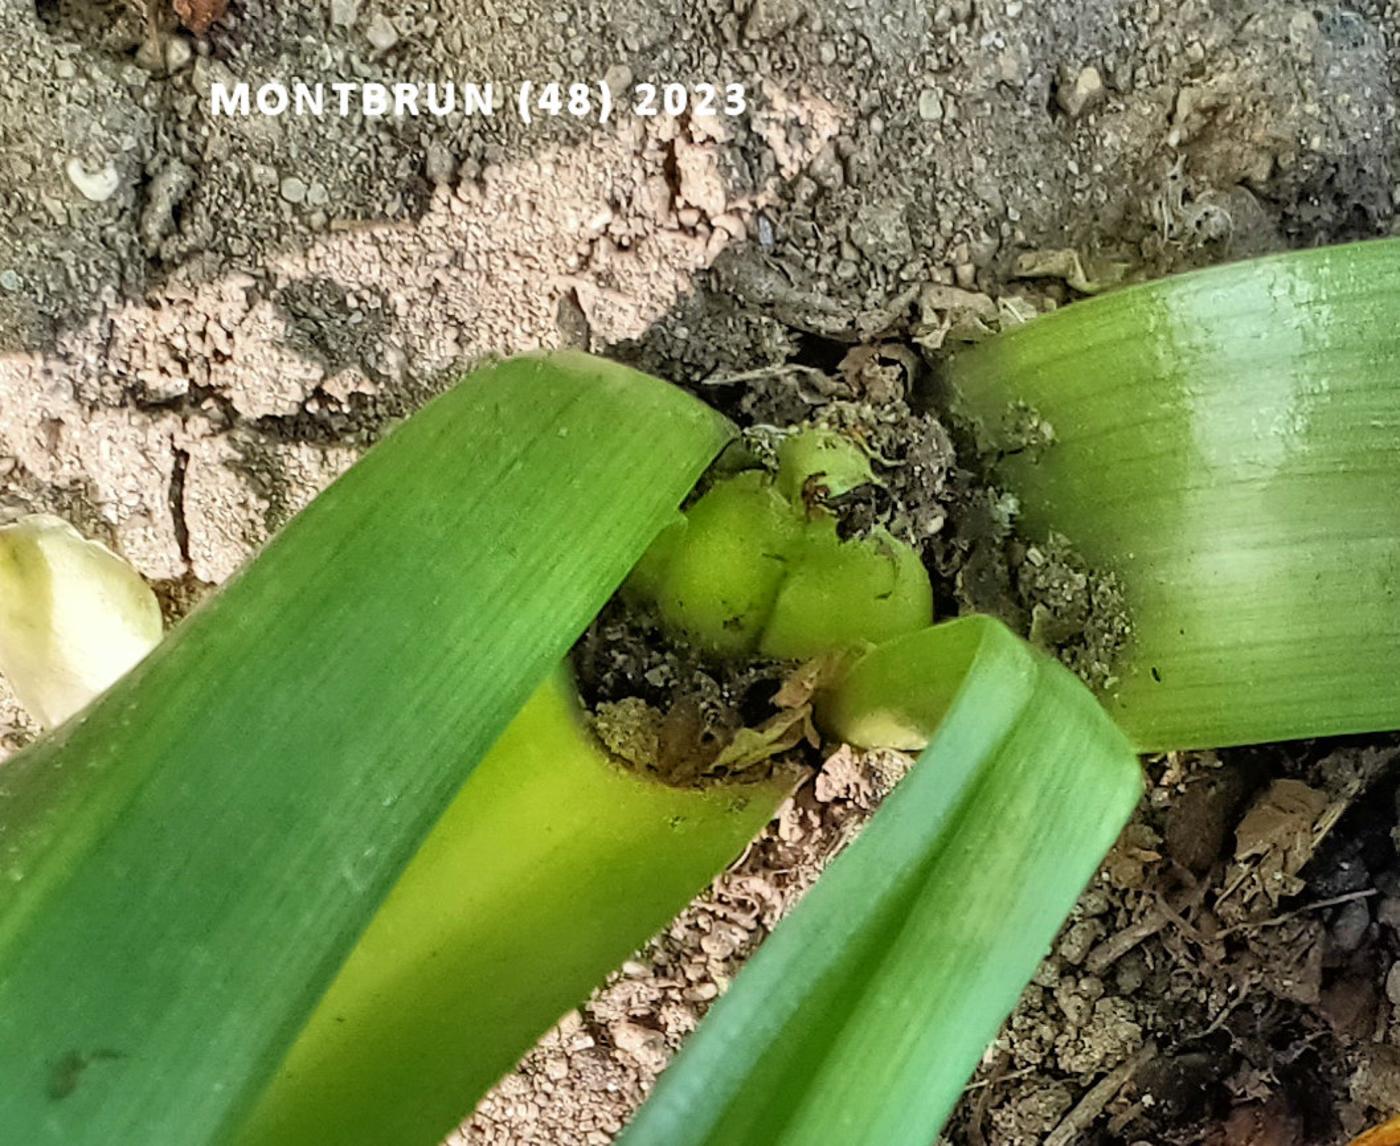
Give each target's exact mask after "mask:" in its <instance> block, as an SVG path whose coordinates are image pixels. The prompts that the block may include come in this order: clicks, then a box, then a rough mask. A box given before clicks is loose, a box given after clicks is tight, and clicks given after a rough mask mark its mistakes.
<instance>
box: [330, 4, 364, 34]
mask: <svg viewBox="0 0 1400 1146" xmlns="http://www.w3.org/2000/svg"><path fill="white" fill-rule="evenodd" d="M359 14H360V0H331V23H332V24H334V25H335V26H336V27H337V28H349V27H350V26H351V25H352V24H354V23H355V19H356V17H357V16H359Z"/></svg>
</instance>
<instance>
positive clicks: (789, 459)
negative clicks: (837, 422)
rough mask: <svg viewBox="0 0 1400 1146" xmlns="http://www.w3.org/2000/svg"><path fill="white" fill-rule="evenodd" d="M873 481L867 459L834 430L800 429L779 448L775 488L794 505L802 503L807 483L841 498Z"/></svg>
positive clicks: (872, 474)
mask: <svg viewBox="0 0 1400 1146" xmlns="http://www.w3.org/2000/svg"><path fill="white" fill-rule="evenodd" d="M874 480H875V474H874V472H873V471H872V470H871V469H870V459H869V458H868V457H866V456H865V453H864V452H863V451H862V450H861V448H860V447H859V446H857V445H856V444H855V443H854V442H853V441H851V440H850V439H849V438H846V437H843V436H842V435H840V434H838V433H836V432H835V431H834V430H802V431H801V432H800V433H796V434H793V435H792V436H791V437H790V438H788V439H786V440H785V441H784V442H783V444H782V445H781V446H779V447H778V490H779V492H781V493H782V494H783V496H784V497H786V498H787V499H788V500H789V501H792V502H793V503H794V504H799V505H801V504H805V503H806V500H807V499H806V494H807V489H808V482H809V481H811V482H818V483H820V484H821V485H822V487H823V488H825V490H826V492H827V493H828V494H829V495H830V496H832V497H840V496H841V495H842V494H843V493H848V492H850V491H851V490H853V489H855V488H856V487H858V486H862V485H869V484H870V483H871V482H873V481H874Z"/></svg>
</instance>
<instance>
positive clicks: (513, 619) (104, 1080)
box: [0, 354, 729, 1146]
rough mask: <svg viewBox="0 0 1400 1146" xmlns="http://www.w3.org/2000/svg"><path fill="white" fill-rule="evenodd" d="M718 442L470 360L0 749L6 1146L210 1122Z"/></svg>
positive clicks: (594, 391)
mask: <svg viewBox="0 0 1400 1146" xmlns="http://www.w3.org/2000/svg"><path fill="white" fill-rule="evenodd" d="M728 435H729V426H728V424H727V423H726V422H724V421H723V420H722V419H720V418H719V417H718V415H716V414H714V413H713V412H712V411H711V410H709V409H708V408H707V407H705V406H703V405H701V404H700V403H698V402H695V401H694V400H692V399H690V398H689V397H687V396H686V395H684V394H683V393H682V392H681V391H679V390H677V389H674V388H672V387H670V386H668V385H666V384H664V383H662V382H660V381H658V380H656V379H653V378H648V377H646V376H644V375H640V374H637V373H635V372H633V371H630V370H626V369H624V368H622V367H619V366H615V365H612V364H609V363H606V362H602V361H600V360H597V359H593V358H589V357H587V356H585V355H578V354H558V355H551V356H546V357H538V358H531V359H520V360H515V361H511V362H506V363H504V364H502V365H500V366H497V367H494V368H492V369H488V370H484V371H482V372H480V373H478V374H476V375H473V376H472V377H471V378H470V379H469V380H467V381H466V382H465V383H464V384H463V385H461V386H459V387H458V388H456V389H455V390H453V391H451V392H450V393H448V394H446V395H445V396H443V397H442V398H440V399H438V400H437V401H435V402H433V403H432V404H430V405H429V406H428V407H426V408H425V409H424V410H422V411H421V412H420V413H418V414H417V415H415V416H414V417H413V418H411V419H409V421H408V422H406V423H405V424H404V425H403V426H401V427H400V428H399V429H398V430H396V431H395V432H394V433H393V434H392V435H390V436H389V437H388V438H387V439H386V440H385V441H384V442H383V443H382V444H381V445H379V446H378V447H376V448H375V449H374V450H373V451H371V452H370V454H369V455H368V456H367V457H366V458H365V459H364V460H363V461H361V462H360V463H359V464H358V465H356V466H355V467H353V468H352V469H351V470H350V471H349V473H347V474H346V475H345V476H344V477H343V478H341V480H340V481H338V482H337V483H336V484H335V485H334V486H333V487H332V488H331V489H330V490H329V491H327V492H326V493H325V494H323V495H322V496H321V497H319V498H318V499H317V500H316V501H315V502H314V503H313V504H312V505H311V506H310V507H309V508H308V509H307V510H306V511H305V512H304V513H302V514H301V515H300V516H299V517H298V518H297V519H296V520H295V521H294V522H292V524H291V525H290V526H289V527H288V528H287V529H286V530H285V531H284V532H283V533H282V534H281V535H279V536H278V537H277V538H276V539H274V541H273V542H272V544H271V545H270V546H269V547H268V548H267V549H266V551H265V552H264V553H263V554H262V555H261V556H259V557H258V559H257V560H256V561H254V562H253V563H252V565H251V566H249V567H248V568H247V569H246V570H245V571H244V572H243V573H242V574H241V575H239V576H238V577H237V578H235V579H234V581H233V582H232V583H230V584H229V585H228V587H227V588H226V589H225V590H224V591H223V592H222V593H221V594H220V595H219V596H218V597H217V598H216V599H215V600H213V601H212V602H211V603H210V604H208V605H207V606H205V607H204V608H202V609H200V610H199V611H198V612H197V613H196V614H195V615H194V616H192V617H191V618H190V619H189V620H188V621H187V622H186V623H185V624H183V625H182V626H180V628H179V629H177V630H176V632H175V633H174V634H173V635H172V636H171V638H170V639H168V640H167V641H166V642H165V643H164V644H162V645H161V646H160V647H159V648H158V649H157V650H156V651H155V652H154V653H153V654H152V655H151V656H150V657H149V658H148V659H147V660H146V661H145V662H144V663H143V664H142V665H141V666H139V667H138V668H137V669H136V670H135V671H134V672H133V673H132V674H131V675H130V676H128V677H126V678H125V679H124V680H123V681H121V682H120V683H119V684H118V685H117V686H116V687H115V688H113V689H112V690H111V691H110V692H109V693H107V694H106V696H105V697H104V698H102V699H101V700H100V701H98V702H97V703H96V704H95V705H94V706H93V707H92V708H91V709H90V710H88V711H87V712H86V713H84V714H81V715H80V716H78V717H77V718H75V719H74V720H73V721H71V722H69V723H68V724H67V725H65V726H64V727H62V728H61V729H59V730H58V731H57V732H56V733H55V734H54V735H52V736H50V737H48V738H47V739H45V740H43V741H41V742H40V743H39V744H37V745H35V746H34V747H33V748H31V749H29V750H28V751H26V752H24V753H22V754H21V755H20V756H18V757H16V758H15V759H14V760H12V761H10V762H9V763H8V764H7V765H6V766H5V768H4V770H3V772H0V1078H3V1079H4V1085H3V1087H0V1126H3V1127H4V1128H5V1131H4V1133H5V1136H6V1138H7V1139H9V1140H12V1141H15V1142H23V1143H25V1144H26V1146H43V1144H47V1143H63V1144H64V1146H80V1144H84V1143H90V1144H94V1146H95V1144H98V1143H101V1144H102V1146H107V1144H109V1143H113V1142H122V1143H126V1142H133V1143H145V1144H150V1146H164V1144H172V1146H173V1144H179V1146H198V1144H201V1143H210V1142H214V1141H216V1140H218V1139H219V1138H220V1136H221V1135H227V1134H228V1133H229V1132H230V1130H231V1129H232V1128H233V1127H234V1126H235V1125H236V1123H237V1121H238V1119H239V1118H240V1117H241V1116H242V1115H243V1114H245V1113H246V1111H247V1110H248V1108H249V1106H250V1104H251V1103H252V1101H253V1100H254V1099H255V1097H256V1096H257V1094H258V1092H259V1091H260V1089H261V1088H262V1086H263V1085H264V1084H265V1083H266V1081H267V1079H268V1078H269V1077H270V1075H271V1074H272V1073H273V1072H274V1071H275V1069H276V1068H277V1065H278V1063H279V1062H280V1060H281V1058H282V1056H283V1054H284V1053H285V1051H286V1049H287V1048H288V1046H289V1045H290V1044H291V1042H292V1041H293V1039H294V1037H295V1035H296V1032H297V1031H298V1029H299V1028H300V1027H301V1026H302V1024H303V1023H304V1022H305V1020H306V1018H307V1016H308V1014H309V1013H310V1012H311V1010H312V1008H313V1006H314V1005H315V1003H316V1000H317V999H318V998H319V996H320V995H321V994H322V993H323V991H324V990H325V988H326V987H327V985H328V984H329V983H330V981H331V979H332V978H333V976H334V975H335V972H336V969H337V967H338V966H339V964H340V962H341V961H342V959H343V958H344V957H345V955H346V953H347V952H348V951H349V949H350V948H351V946H352V945H353V943H354V941H355V939H356V937H357V936H358V935H359V934H360V932H361V931H362V930H363V929H364V927H365V925H366V924H367V923H368V921H369V919H370V918H371V916H372V915H373V914H374V912H375V909H376V908H377V907H378V905H379V904H380V902H381V901H382V900H383V898H384V896H385V895H386V894H387V892H388V891H389V889H390V887H391V886H392V884H393V882H394V880H395V879H396V878H397V877H398V875H399V874H400V872H401V871H402V870H403V868H404V866H405V865H406V864H407V862H408V860H409V858H410V857H411V856H412V854H413V852H414V851H415V849H416V848H417V846H418V844H419V843H420V841H421V840H422V839H423V838H424V837H425V836H426V835H427V833H428V831H429V829H430V828H431V826H432V825H433V823H434V821H435V820H436V819H437V818H438V816H439V815H440V814H441V813H442V811H443V809H444V808H445V807H447V805H448V804H449V803H450V802H451V799H452V797H453V795H454V793H455V792H456V791H457V790H458V788H460V786H461V785H462V783H463V781H464V780H465V779H466V778H467V776H468V775H469V774H470V773H471V771H472V768H473V767H474V765H475V764H476V763H477V761H478V760H480V759H481V757H482V756H483V755H484V754H485V752H486V750H487V749H488V747H489V746H490V745H491V744H492V743H493V742H494V741H495V740H496V739H497V737H498V736H499V735H500V733H501V732H502V731H503V730H504V729H505V727H506V726H507V724H508V723H509V721H510V720H511V719H512V717H514V715H515V714H516V713H517V712H518V711H519V710H520V708H521V706H522V705H523V704H524V702H525V700H526V699H527V697H528V696H529V695H530V694H531V693H532V692H533V691H534V689H535V688H536V687H537V686H538V685H539V684H540V683H541V681H543V680H544V679H545V677H546V676H547V675H548V673H549V672H550V671H551V670H552V669H553V667H554V666H555V665H557V664H558V663H559V661H560V660H561V659H562V657H563V656H564V654H565V652H566V650H567V649H568V648H569V646H570V644H571V643H572V642H573V641H574V640H575V638H576V637H577V636H578V634H579V633H580V632H581V631H582V630H583V628H584V627H585V626H586V625H587V624H588V622H589V621H590V620H591V619H592V618H593V616H594V615H595V614H596V613H597V611H598V609H599V608H600V607H601V606H602V604H603V603H604V602H605V601H606V600H607V598H608V596H609V594H611V593H612V591H613V590H614V589H615V588H616V586H617V585H618V583H619V582H621V580H622V579H623V577H624V576H625V575H626V573H627V571H628V569H630V568H631V566H632V565H633V564H634V563H635V562H636V560H637V559H638V558H639V557H640V556H641V554H642V552H643V550H644V549H645V548H646V546H647V543H648V542H649V541H650V540H651V538H652V537H653V536H654V535H655V534H656V532H657V531H658V530H659V529H660V528H661V527H662V526H663V525H664V524H665V523H666V522H667V521H668V520H670V519H671V518H672V515H673V511H674V509H675V507H676V505H677V504H678V503H679V501H680V500H681V498H682V497H683V496H684V495H685V493H686V491H687V490H688V489H689V488H690V486H691V484H692V483H693V482H694V481H695V480H696V478H697V477H698V475H699V474H700V473H701V472H702V471H703V470H704V468H705V466H706V465H707V464H708V463H709V461H710V460H711V458H712V457H713V456H714V454H715V453H716V452H717V451H718V450H719V448H720V447H721V446H722V444H723V443H724V442H725V440H726V439H727V437H728ZM486 989H489V988H486Z"/></svg>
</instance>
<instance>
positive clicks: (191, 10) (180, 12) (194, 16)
mask: <svg viewBox="0 0 1400 1146" xmlns="http://www.w3.org/2000/svg"><path fill="white" fill-rule="evenodd" d="M172 5H173V7H174V9H175V15H176V16H178V17H179V18H180V23H181V24H183V25H184V26H185V27H186V28H188V29H189V30H190V31H191V32H193V33H194V34H195V35H196V36H202V35H204V33H205V32H207V31H209V26H210V25H211V24H213V23H214V21H215V20H217V19H218V18H219V17H220V16H222V15H223V14H224V13H225V12H227V11H228V0H172Z"/></svg>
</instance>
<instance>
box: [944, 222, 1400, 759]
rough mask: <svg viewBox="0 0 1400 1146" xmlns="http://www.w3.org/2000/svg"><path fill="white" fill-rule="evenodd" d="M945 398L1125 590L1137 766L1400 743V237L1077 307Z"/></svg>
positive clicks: (968, 359)
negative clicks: (1152, 752)
mask: <svg viewBox="0 0 1400 1146" xmlns="http://www.w3.org/2000/svg"><path fill="white" fill-rule="evenodd" d="M951 382H952V385H953V388H954V391H955V401H956V402H957V403H958V404H959V406H960V407H961V409H962V410H963V411H964V412H965V413H967V414H968V415H970V416H971V417H972V418H973V419H975V420H976V422H977V423H978V424H979V426H980V428H981V430H982V431H983V433H984V434H985V437H986V443H987V444H988V445H989V446H990V447H991V448H993V449H994V450H998V451H1004V455H1003V456H1002V458H1001V460H1000V463H999V465H998V466H997V471H996V472H997V476H998V478H999V479H1000V480H1001V481H1002V482H1004V483H1005V485H1006V487H1007V488H1008V489H1010V490H1011V491H1012V492H1013V493H1015V494H1016V496H1017V497H1018V498H1019V499H1020V502H1021V506H1022V509H1023V513H1024V522H1025V524H1026V525H1027V526H1028V527H1029V528H1030V530H1031V531H1032V532H1033V533H1036V534H1040V535H1044V534H1045V533H1046V532H1047V531H1049V530H1057V531H1059V532H1060V533H1063V534H1065V535H1066V536H1067V537H1068V538H1069V539H1070V541H1071V543H1072V544H1073V545H1074V546H1075V548H1076V549H1077V550H1078V551H1079V552H1080V553H1081V554H1082V555H1083V556H1084V557H1085V558H1086V559H1087V560H1088V561H1089V562H1090V563H1091V564H1093V565H1095V566H1098V567H1099V568H1102V569H1106V570H1111V571H1113V572H1114V573H1116V574H1117V575H1118V577H1119V578H1120V580H1121V582H1122V585H1123V587H1124V593H1125V598H1126V602H1127V605H1128V608H1129V612H1130V620H1131V624H1132V628H1133V636H1132V638H1131V645H1130V647H1129V649H1128V651H1127V655H1126V657H1125V658H1124V659H1123V663H1122V664H1121V666H1120V671H1119V676H1120V680H1119V682H1118V683H1117V684H1116V685H1115V686H1113V687H1112V688H1110V689H1109V690H1108V692H1107V694H1106V696H1105V700H1106V702H1107V703H1108V704H1109V706H1110V709H1111V711H1112V712H1113V713H1114V715H1115V716H1116V717H1117V718H1118V720H1119V722H1120V723H1121V724H1122V726H1123V727H1124V729H1125V730H1126V731H1127V732H1128V733H1129V735H1130V736H1132V737H1133V739H1134V740H1135V741H1136V742H1137V744H1138V745H1139V747H1141V748H1144V749H1159V748H1182V747H1199V746H1221V745H1228V744H1241V743H1249V742H1257V741H1269V740H1283V739H1288V738H1292V737H1304V736H1323V735H1332V734H1336V733H1351V732H1368V731H1377V730H1382V729H1393V728H1397V727H1400V689H1397V688H1396V687H1395V669H1396V665H1397V664H1400V465H1397V453H1396V448H1397V446H1396V443H1397V442H1400V242H1397V241H1393V240H1390V241H1384V242H1374V243H1364V244H1357V245H1353V246H1344V247H1336V248H1331V249H1322V250H1313V251H1304V252H1298V253H1295V254H1289V255H1282V256H1277V257H1273V258H1268V259H1262V260H1258V261H1255V262H1247V263H1239V264H1235V265H1231V266H1225V267H1220V268H1217V269H1213V270H1208V271H1202V272H1198V273H1195V274H1189V275H1183V276H1181V277H1179V278H1172V279H1166V280H1164V281H1162V282H1158V283H1153V284H1150V285H1147V286H1140V287H1134V288H1131V289H1127V290H1123V291H1120V292H1118V293H1115V294H1109V295H1105V296H1103V297H1101V298H1097V299H1092V300H1089V301H1087V302H1080V303H1075V304H1074V305H1073V306H1070V307H1068V308H1066V309H1064V310H1062V311H1059V312H1056V313H1055V314H1052V315H1049V316H1047V317H1045V318H1039V319H1036V320H1035V321H1033V322H1031V323H1029V324H1028V325H1026V326H1024V327H1021V328H1018V329H1016V330H1013V331H1011V332H1009V333H1006V334H1003V335H1000V336H998V337H996V338H993V339H990V340H989V341H987V342H985V343H983V344H982V345H980V346H978V347H976V348H974V349H972V350H969V351H967V352H966V353H964V354H961V355H959V356H958V357H957V358H956V359H955V360H954V361H953V364H952V368H951ZM1028 415H1030V416H1033V417H1035V418H1038V419H1039V420H1040V422H1041V424H1042V426H1048V427H1049V429H1050V431H1051V432H1052V436H1053V441H1052V442H1051V443H1050V444H1048V445H1045V444H1042V445H1035V444H1029V445H1028V443H1027V441H1026V439H1025V435H1024V432H1023V431H1024V427H1025V424H1026V421H1027V416H1028Z"/></svg>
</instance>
